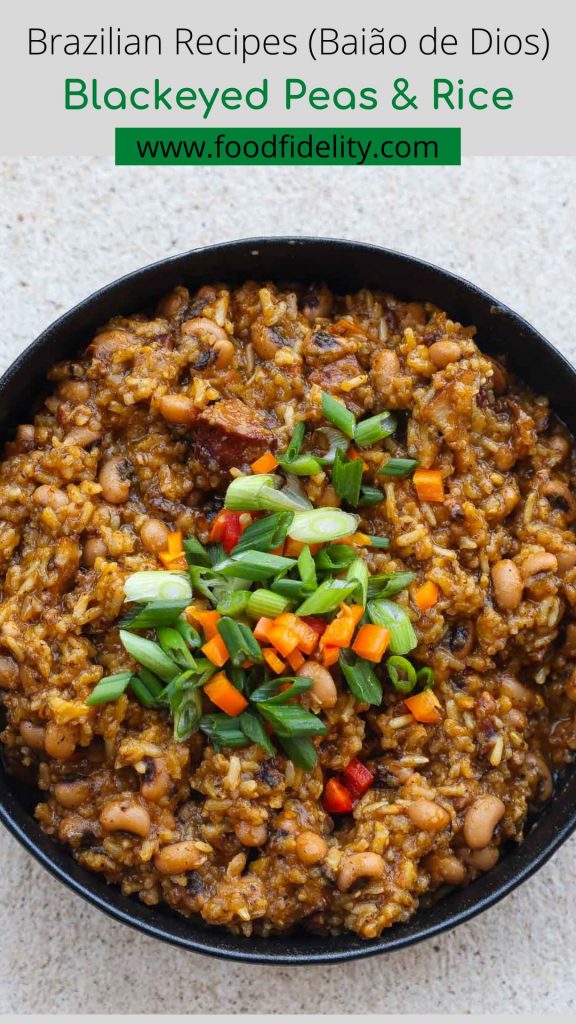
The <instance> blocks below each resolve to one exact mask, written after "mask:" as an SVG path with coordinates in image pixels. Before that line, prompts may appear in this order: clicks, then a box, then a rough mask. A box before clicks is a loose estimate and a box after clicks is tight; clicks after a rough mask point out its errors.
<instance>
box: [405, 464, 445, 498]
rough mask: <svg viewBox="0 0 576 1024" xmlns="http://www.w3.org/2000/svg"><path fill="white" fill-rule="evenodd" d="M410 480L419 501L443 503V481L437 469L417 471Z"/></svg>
mask: <svg viewBox="0 0 576 1024" xmlns="http://www.w3.org/2000/svg"><path fill="white" fill-rule="evenodd" d="M412 480H413V481H414V486H415V488H416V493H417V495H418V497H419V498H420V501H444V498H445V494H444V481H443V479H442V473H441V472H440V470H439V469H417V470H416V472H415V473H414V476H413V477H412Z"/></svg>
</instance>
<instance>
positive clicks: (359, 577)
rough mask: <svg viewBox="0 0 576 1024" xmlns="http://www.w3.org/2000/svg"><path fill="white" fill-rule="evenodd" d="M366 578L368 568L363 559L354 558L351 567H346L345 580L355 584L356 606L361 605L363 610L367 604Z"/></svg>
mask: <svg viewBox="0 0 576 1024" xmlns="http://www.w3.org/2000/svg"><path fill="white" fill-rule="evenodd" d="M343 546H344V545H342V547H343ZM368 576H369V573H368V566H367V565H366V562H365V561H364V559H363V558H355V559H354V561H353V562H352V563H351V565H349V566H348V572H347V573H346V579H347V580H350V581H351V582H352V581H354V582H355V583H356V589H355V590H354V591H353V594H354V597H355V598H356V600H357V601H358V604H361V605H363V607H364V608H365V607H366V605H367V603H368Z"/></svg>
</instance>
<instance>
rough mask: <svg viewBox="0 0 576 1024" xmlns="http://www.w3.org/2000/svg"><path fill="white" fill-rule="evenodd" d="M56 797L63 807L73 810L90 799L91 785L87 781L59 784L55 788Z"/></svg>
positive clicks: (77, 780)
mask: <svg viewBox="0 0 576 1024" xmlns="http://www.w3.org/2000/svg"><path fill="white" fill-rule="evenodd" d="M54 796H55V798H56V800H57V801H58V803H59V804H61V805H62V807H66V808H67V809H69V810H73V809H74V808H75V807H80V806H81V804H85V803H86V801H87V800H88V799H89V798H90V783H89V782H88V780H87V779H71V780H70V781H66V782H57V783H56V785H55V786H54Z"/></svg>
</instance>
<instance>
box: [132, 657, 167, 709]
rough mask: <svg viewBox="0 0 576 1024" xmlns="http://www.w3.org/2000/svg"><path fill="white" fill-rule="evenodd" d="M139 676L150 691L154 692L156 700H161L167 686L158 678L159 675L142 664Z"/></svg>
mask: <svg viewBox="0 0 576 1024" xmlns="http://www.w3.org/2000/svg"><path fill="white" fill-rule="evenodd" d="M138 677H139V678H140V679H141V680H142V682H143V683H144V685H145V687H146V689H147V690H148V692H149V693H151V694H152V696H153V697H154V700H157V701H159V700H161V698H162V697H163V695H164V689H165V688H164V686H163V684H162V683H161V682H160V680H159V679H158V676H155V675H154V673H153V672H150V670H149V669H147V668H143V667H142V666H140V669H139V672H138Z"/></svg>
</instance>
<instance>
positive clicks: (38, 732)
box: [20, 722, 46, 750]
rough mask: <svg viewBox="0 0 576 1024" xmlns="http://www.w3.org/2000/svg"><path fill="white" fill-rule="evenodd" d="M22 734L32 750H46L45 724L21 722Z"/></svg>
mask: <svg viewBox="0 0 576 1024" xmlns="http://www.w3.org/2000/svg"><path fill="white" fill-rule="evenodd" d="M20 735H21V737H22V739H23V740H24V743H25V744H26V746H27V747H30V749H31V750H45V746H44V741H45V739H46V729H45V728H44V726H43V725H35V724H34V722H21V723H20Z"/></svg>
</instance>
